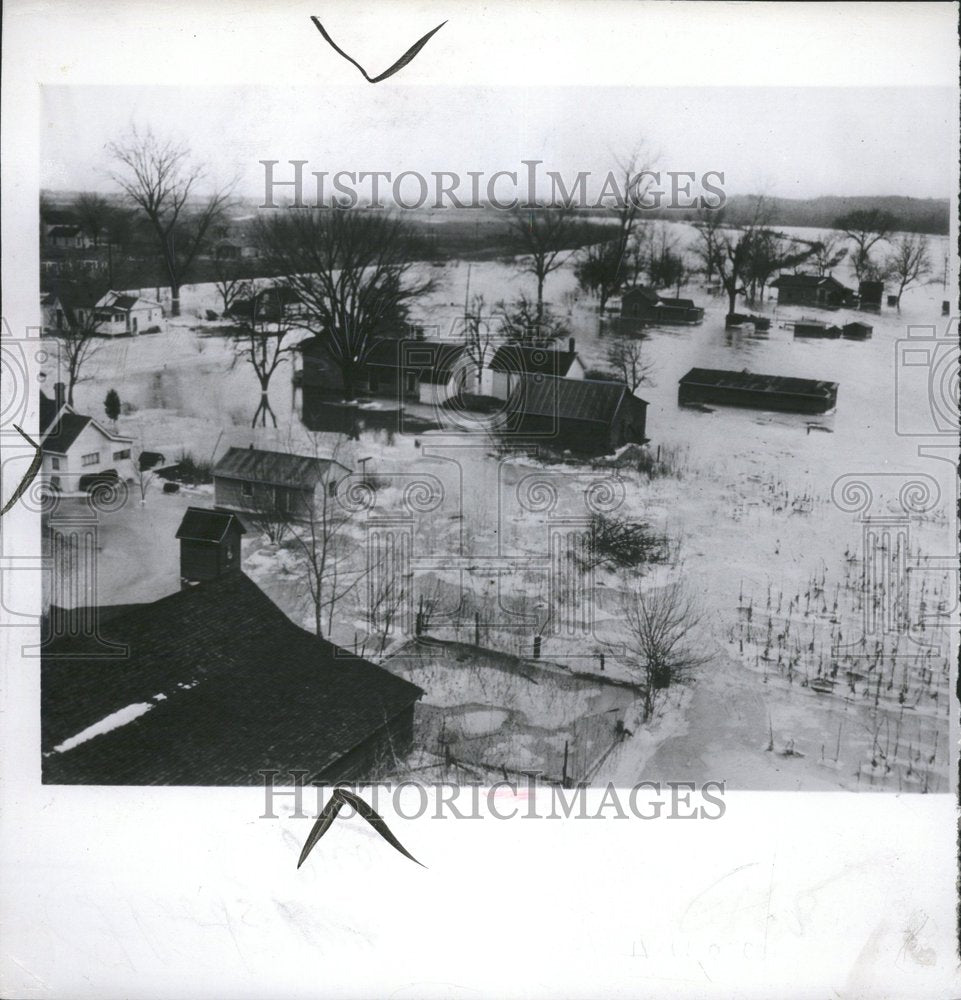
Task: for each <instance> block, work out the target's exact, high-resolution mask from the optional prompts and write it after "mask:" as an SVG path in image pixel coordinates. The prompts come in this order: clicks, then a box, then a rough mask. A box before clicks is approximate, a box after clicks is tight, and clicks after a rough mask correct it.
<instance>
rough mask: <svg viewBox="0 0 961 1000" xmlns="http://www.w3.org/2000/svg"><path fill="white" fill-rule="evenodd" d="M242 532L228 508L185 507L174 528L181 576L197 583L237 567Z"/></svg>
mask: <svg viewBox="0 0 961 1000" xmlns="http://www.w3.org/2000/svg"><path fill="white" fill-rule="evenodd" d="M246 533H247V532H246V529H245V528H244V526H243V525H242V524H241V523H240V518H239V517H237V515H236V514H232V513H231V512H230V511H226V510H216V509H214V510H210V509H208V508H205V507H188V508H187V511H186V513H185V514H184V516H183V520H182V521H181V522H180V527H179V528H178V529H177V538H179V539H180V578H181V580H182V581H183V582H184V583H199V582H203V581H204V580H215V579H216V578H217V577H219V576H223V574H224V573H230V572H236V571H237V570H239V569H240V541H241V536H242V535H245V534H246Z"/></svg>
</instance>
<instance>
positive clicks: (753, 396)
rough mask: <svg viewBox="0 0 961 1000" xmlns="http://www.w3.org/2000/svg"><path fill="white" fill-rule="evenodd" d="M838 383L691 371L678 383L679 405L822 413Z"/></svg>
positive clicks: (832, 402) (833, 402) (834, 396)
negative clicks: (710, 404) (744, 407)
mask: <svg viewBox="0 0 961 1000" xmlns="http://www.w3.org/2000/svg"><path fill="white" fill-rule="evenodd" d="M837 398H838V384H837V382H824V381H820V380H818V379H809V378H789V377H786V376H783V375H758V374H755V373H753V372H748V371H742V372H733V371H721V370H719V369H712V368H692V369H691V370H690V371H689V372H688V373H687V374H686V375H685V376H684V377H683V378H682V379H681V380H680V382H679V383H678V390H677V401H678V404H680V405H681V406H685V405H691V404H699V403H721V404H726V405H729V406H748V407H752V408H755V409H760V410H783V411H786V412H789V413H825V412H827V411H828V410H830V409H833V408H834V406H835V405H836V404H837Z"/></svg>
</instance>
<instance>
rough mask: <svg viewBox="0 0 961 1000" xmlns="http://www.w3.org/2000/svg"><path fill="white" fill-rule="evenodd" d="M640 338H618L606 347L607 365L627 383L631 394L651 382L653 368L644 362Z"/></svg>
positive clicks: (646, 361) (647, 362)
mask: <svg viewBox="0 0 961 1000" xmlns="http://www.w3.org/2000/svg"><path fill="white" fill-rule="evenodd" d="M641 343H642V341H641V340H640V338H637V337H633V338H627V337H619V338H618V339H616V340H612V341H611V342H610V343H609V344H608V346H607V363H608V364H609V365H610V366H611V367H612V368H613V369H614V371H615V372H617V374H618V375H619V376H620V378H621V380H622V381H623V382H626V383H627V386H628V388H629V389H630V390H631V392H632V393H633V392H636V391H637V389H638V388H640V387H641V386H642V385H648V384H650V382H651V374H652V373H653V371H654V366H653V365H652V364H651V363H650V362H649V361H648V360H646V358H645V357H644V355H643V352H642V350H641Z"/></svg>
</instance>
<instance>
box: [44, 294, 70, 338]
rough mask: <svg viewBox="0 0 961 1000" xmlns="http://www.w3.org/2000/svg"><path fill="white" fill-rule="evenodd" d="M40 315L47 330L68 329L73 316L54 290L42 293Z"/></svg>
mask: <svg viewBox="0 0 961 1000" xmlns="http://www.w3.org/2000/svg"><path fill="white" fill-rule="evenodd" d="M40 315H41V317H42V320H41V322H42V324H43V329H44V330H45V331H51V332H59V331H63V330H66V329H68V327H69V325H70V323H71V316H70V313H69V311H68V309H67V306H66V304H65V303H64V302H63V301H62V300H61V298H60V296H59V295H56V294H55V293H54V292H42V293H41V295H40Z"/></svg>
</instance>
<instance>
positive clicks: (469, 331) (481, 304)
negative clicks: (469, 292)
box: [464, 295, 494, 392]
mask: <svg viewBox="0 0 961 1000" xmlns="http://www.w3.org/2000/svg"><path fill="white" fill-rule="evenodd" d="M485 308H486V303H485V301H484V296H483V295H475V296H474V297H473V299H471V303H470V308H469V309H468V310H467V311H466V312H465V314H464V347H465V350H466V351H467V356H468V357H469V358H470V359H471V361H472V362H473V363H474V365H475V367H476V370H477V391H478V392H480V391H481V379H482V377H483V373H484V369H485V368H486V367H487V363H488V361H489V360H490V358H491V357H492V356H493V353H494V330H493V328H492V326H491V324H490V317H489V316H485V315H484V312H485Z"/></svg>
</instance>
